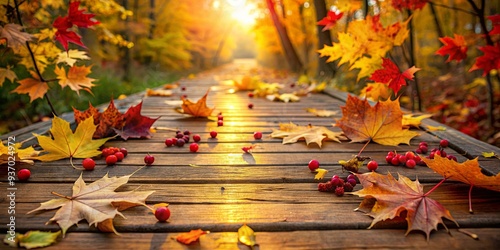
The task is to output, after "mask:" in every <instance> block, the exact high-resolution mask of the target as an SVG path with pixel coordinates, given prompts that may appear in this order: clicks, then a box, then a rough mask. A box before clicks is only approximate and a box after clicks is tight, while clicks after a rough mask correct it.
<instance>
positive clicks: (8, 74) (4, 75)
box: [0, 66, 17, 87]
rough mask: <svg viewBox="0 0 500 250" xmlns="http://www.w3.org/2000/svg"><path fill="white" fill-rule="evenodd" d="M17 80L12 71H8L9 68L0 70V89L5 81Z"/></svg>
mask: <svg viewBox="0 0 500 250" xmlns="http://www.w3.org/2000/svg"><path fill="white" fill-rule="evenodd" d="M16 78H17V75H16V73H15V72H14V71H12V70H10V66H7V68H0V87H2V85H3V82H5V79H9V80H10V81H11V82H14V79H16Z"/></svg>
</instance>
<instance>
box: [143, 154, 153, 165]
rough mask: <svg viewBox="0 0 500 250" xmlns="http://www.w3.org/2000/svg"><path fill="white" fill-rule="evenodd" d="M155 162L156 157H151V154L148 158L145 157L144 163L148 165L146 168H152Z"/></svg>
mask: <svg viewBox="0 0 500 250" xmlns="http://www.w3.org/2000/svg"><path fill="white" fill-rule="evenodd" d="M154 162H155V157H154V156H152V155H150V154H147V155H146V156H144V163H146V166H151V165H153V163H154Z"/></svg>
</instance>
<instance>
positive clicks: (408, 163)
mask: <svg viewBox="0 0 500 250" xmlns="http://www.w3.org/2000/svg"><path fill="white" fill-rule="evenodd" d="M416 165H417V162H415V160H413V159H409V160H407V161H406V163H405V166H406V167H407V168H414V167H415V166H416Z"/></svg>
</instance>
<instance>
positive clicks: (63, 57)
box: [57, 49, 90, 66]
mask: <svg viewBox="0 0 500 250" xmlns="http://www.w3.org/2000/svg"><path fill="white" fill-rule="evenodd" d="M77 60H90V57H89V56H87V52H85V51H81V50H76V49H70V50H68V51H63V52H61V53H59V55H58V57H57V63H66V64H68V65H69V66H73V65H74V64H75V62H76V61H77Z"/></svg>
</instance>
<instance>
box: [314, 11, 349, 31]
mask: <svg viewBox="0 0 500 250" xmlns="http://www.w3.org/2000/svg"><path fill="white" fill-rule="evenodd" d="M343 15H344V13H343V12H338V13H337V12H336V11H331V10H329V11H328V13H327V14H326V17H324V18H323V19H321V20H319V21H318V25H322V26H323V25H324V26H325V27H324V28H323V30H322V31H325V30H329V29H331V28H332V27H333V26H335V24H337V21H338V20H339V19H340V18H342V16H343Z"/></svg>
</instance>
